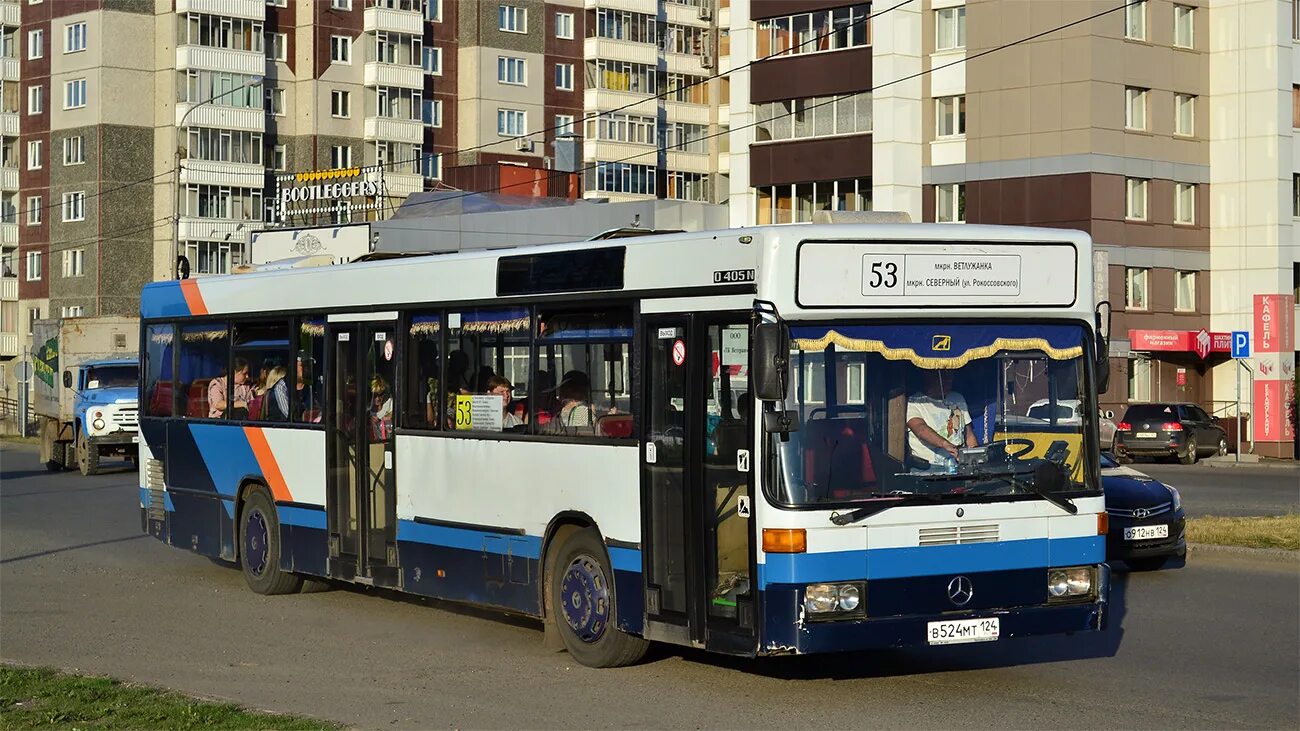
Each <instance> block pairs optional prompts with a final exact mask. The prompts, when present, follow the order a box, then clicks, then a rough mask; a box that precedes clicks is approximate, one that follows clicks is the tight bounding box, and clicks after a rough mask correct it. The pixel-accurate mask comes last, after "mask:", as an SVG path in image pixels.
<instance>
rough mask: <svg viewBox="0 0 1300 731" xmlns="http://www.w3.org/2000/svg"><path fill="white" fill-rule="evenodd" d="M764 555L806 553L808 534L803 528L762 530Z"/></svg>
mask: <svg viewBox="0 0 1300 731" xmlns="http://www.w3.org/2000/svg"><path fill="white" fill-rule="evenodd" d="M763 551H764V552H766V553H807V552H808V533H807V531H805V530H804V529H803V528H764V529H763Z"/></svg>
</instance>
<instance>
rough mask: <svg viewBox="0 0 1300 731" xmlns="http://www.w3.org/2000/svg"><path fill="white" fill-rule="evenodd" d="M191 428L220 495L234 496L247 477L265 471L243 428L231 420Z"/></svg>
mask: <svg viewBox="0 0 1300 731" xmlns="http://www.w3.org/2000/svg"><path fill="white" fill-rule="evenodd" d="M189 428H190V435H191V436H192V437H193V438H194V444H195V445H196V446H197V447H198V448H199V456H201V457H202V458H203V465H204V466H205V467H207V469H208V475H209V476H210V477H211V478H212V484H213V485H214V486H216V488H217V492H219V493H221V495H223V496H225V497H232V498H233V497H234V496H235V490H237V489H239V484H240V483H241V482H243V480H244V478H245V477H248V476H249V475H258V476H260V475H261V474H262V468H261V466H260V465H259V464H258V463H257V456H256V455H254V454H253V448H252V446H250V445H249V443H248V437H247V436H245V435H244V430H243V429H240V428H239V427H238V426H232V425H228V424H190V425H189Z"/></svg>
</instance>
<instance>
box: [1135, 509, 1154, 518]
mask: <svg viewBox="0 0 1300 731" xmlns="http://www.w3.org/2000/svg"><path fill="white" fill-rule="evenodd" d="M1150 514H1151V511H1150V510H1147V509H1146V508H1138V509H1137V510H1134V511H1133V517H1134V518H1137V519H1138V520H1141V519H1143V518H1145V517H1147V516H1148V515H1150Z"/></svg>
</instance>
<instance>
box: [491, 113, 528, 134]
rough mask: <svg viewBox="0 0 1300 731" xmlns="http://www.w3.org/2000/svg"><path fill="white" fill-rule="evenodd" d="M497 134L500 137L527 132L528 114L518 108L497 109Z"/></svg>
mask: <svg viewBox="0 0 1300 731" xmlns="http://www.w3.org/2000/svg"><path fill="white" fill-rule="evenodd" d="M497 134H499V135H501V136H502V137H519V136H522V135H526V134H528V115H527V114H526V113H525V112H523V111H522V110H519V109H498V110H497Z"/></svg>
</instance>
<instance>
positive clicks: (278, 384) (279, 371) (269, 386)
mask: <svg viewBox="0 0 1300 731" xmlns="http://www.w3.org/2000/svg"><path fill="white" fill-rule="evenodd" d="M264 370H265V371H266V385H265V386H263V388H262V392H261V394H259V395H260V396H261V397H262V409H261V413H262V419H264V420H265V421H288V420H289V381H288V380H287V378H286V377H287V376H288V375H289V372H288V371H287V370H286V369H285V367H284V366H282V365H280V364H278V363H277V364H275V365H274V366H271V368H269V369H264Z"/></svg>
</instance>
